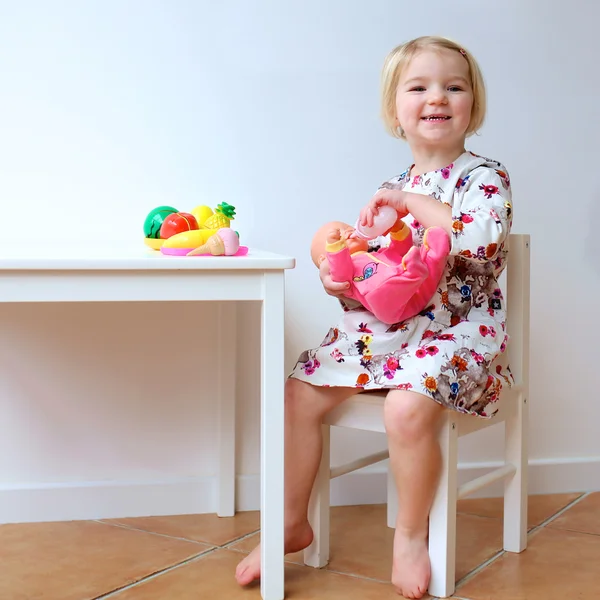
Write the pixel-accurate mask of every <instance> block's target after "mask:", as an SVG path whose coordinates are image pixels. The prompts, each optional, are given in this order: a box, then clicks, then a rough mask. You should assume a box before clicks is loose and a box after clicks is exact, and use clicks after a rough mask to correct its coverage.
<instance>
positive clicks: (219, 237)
mask: <svg viewBox="0 0 600 600" xmlns="http://www.w3.org/2000/svg"><path fill="white" fill-rule="evenodd" d="M239 247H240V239H239V238H238V235H237V233H236V232H235V231H233V229H229V228H228V227H223V228H222V229H219V230H218V231H217V232H216V233H215V234H214V235H211V236H210V237H209V238H208V240H206V243H205V244H202V245H201V246H198V247H197V248H194V249H193V250H192V251H191V252H188V253H187V256H196V255H198V254H212V255H213V256H223V255H225V256H231V255H232V254H235V253H236V252H237V251H238V249H239Z"/></svg>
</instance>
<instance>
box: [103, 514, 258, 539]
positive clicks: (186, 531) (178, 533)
mask: <svg viewBox="0 0 600 600" xmlns="http://www.w3.org/2000/svg"><path fill="white" fill-rule="evenodd" d="M105 522H106V523H120V524H121V525H126V526H127V527H133V528H135V529H142V530H143V531H151V532H154V533H162V534H164V535H171V536H173V537H178V538H184V539H186V540H192V541H195V542H204V543H206V544H213V545H215V546H223V545H224V544H228V543H229V542H231V541H233V540H235V539H237V538H239V537H242V536H243V535H247V534H249V533H251V532H252V531H256V530H257V529H258V528H259V527H260V513H259V512H258V511H248V512H239V513H237V514H236V515H235V517H218V516H217V515H215V514H202V515H173V516H167V517H135V518H130V519H110V520H106V521H105Z"/></svg>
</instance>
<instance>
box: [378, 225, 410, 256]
mask: <svg viewBox="0 0 600 600" xmlns="http://www.w3.org/2000/svg"><path fill="white" fill-rule="evenodd" d="M412 247H413V239H412V232H411V230H410V227H409V226H408V225H407V224H406V223H405V222H404V221H402V220H401V219H398V222H397V223H396V225H394V227H393V228H392V229H391V231H390V244H389V246H388V247H387V248H386V249H385V250H384V251H383V252H384V253H385V256H386V257H387V258H388V259H390V260H392V261H393V262H394V263H396V264H400V263H401V262H402V259H403V258H404V256H405V255H406V253H407V252H408V251H409V250H410V249H411V248H412Z"/></svg>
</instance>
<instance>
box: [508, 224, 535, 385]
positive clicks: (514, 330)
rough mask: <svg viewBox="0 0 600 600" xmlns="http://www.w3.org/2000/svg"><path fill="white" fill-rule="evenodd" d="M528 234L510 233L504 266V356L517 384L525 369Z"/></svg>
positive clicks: (526, 368) (526, 358) (522, 381)
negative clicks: (505, 341)
mask: <svg viewBox="0 0 600 600" xmlns="http://www.w3.org/2000/svg"><path fill="white" fill-rule="evenodd" d="M529 278H530V236H529V234H522V233H511V234H510V235H509V237H508V261H507V266H506V290H505V297H506V305H507V322H506V330H507V333H508V335H509V341H508V359H509V365H510V369H511V371H512V374H513V376H514V378H515V382H516V383H517V384H523V383H524V376H525V374H526V373H528V372H529V309H530V279H529Z"/></svg>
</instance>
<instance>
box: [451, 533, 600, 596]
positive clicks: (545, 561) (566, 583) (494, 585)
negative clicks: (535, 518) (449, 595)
mask: <svg viewBox="0 0 600 600" xmlns="http://www.w3.org/2000/svg"><path fill="white" fill-rule="evenodd" d="M599 564H600V536H595V535H588V534H584V533H576V532H571V531H561V530H557V529H549V528H547V527H546V528H544V529H541V530H539V531H538V532H537V533H535V534H533V535H532V536H531V537H530V538H529V544H528V548H527V550H525V551H524V552H522V553H521V554H512V553H510V552H507V553H506V554H504V555H503V556H501V557H500V558H499V559H498V560H496V561H495V562H493V563H492V564H491V565H489V566H488V567H486V568H485V569H483V570H482V571H481V573H479V574H477V575H476V576H475V577H473V578H472V579H471V580H470V581H468V582H467V583H465V584H464V585H463V586H461V587H460V588H459V589H458V590H457V592H456V595H457V596H460V597H462V598H469V599H470V600H537V599H538V598H539V599H540V600H565V599H567V598H568V599H573V600H575V599H576V598H598V597H600V577H599V576H598V565H599Z"/></svg>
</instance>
